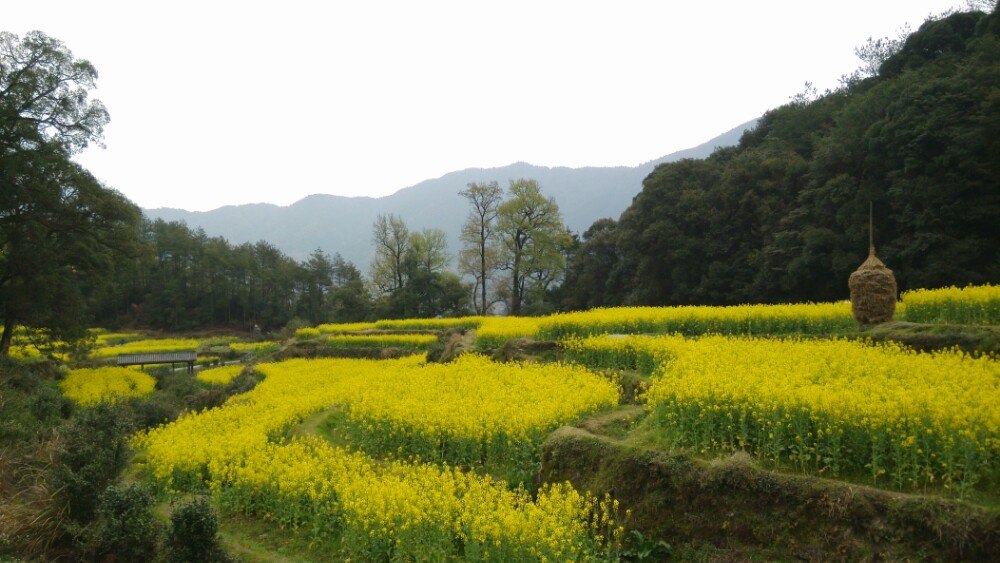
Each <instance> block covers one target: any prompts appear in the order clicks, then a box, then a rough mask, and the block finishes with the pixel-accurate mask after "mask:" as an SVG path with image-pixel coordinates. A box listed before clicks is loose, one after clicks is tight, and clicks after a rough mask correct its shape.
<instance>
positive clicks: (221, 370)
mask: <svg viewBox="0 0 1000 563" xmlns="http://www.w3.org/2000/svg"><path fill="white" fill-rule="evenodd" d="M245 368H246V366H244V365H242V364H233V365H229V366H222V367H217V368H211V369H206V370H201V371H199V372H198V375H196V376H195V377H197V378H198V381H202V382H204V383H208V384H209V385H229V383H230V382H231V381H232V380H233V378H234V377H236V376H237V375H239V374H240V372H242V371H243V370H244V369H245Z"/></svg>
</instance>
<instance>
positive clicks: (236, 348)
mask: <svg viewBox="0 0 1000 563" xmlns="http://www.w3.org/2000/svg"><path fill="white" fill-rule="evenodd" d="M280 346H281V343H280V342H276V341H274V340H264V341H261V342H230V343H229V349H230V350H232V351H233V352H239V353H241V354H245V353H248V352H261V351H267V350H277V349H278V348H279V347H280Z"/></svg>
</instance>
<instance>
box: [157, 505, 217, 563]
mask: <svg viewBox="0 0 1000 563" xmlns="http://www.w3.org/2000/svg"><path fill="white" fill-rule="evenodd" d="M218 532H219V520H218V518H217V517H216V516H215V510H214V509H213V508H212V505H211V504H210V503H209V502H208V499H207V498H205V497H198V498H196V499H194V500H192V501H190V502H186V503H184V504H182V505H180V506H178V507H177V508H175V509H174V511H173V512H172V513H171V514H170V531H169V532H168V534H167V560H168V561H176V562H178V563H180V562H196V561H228V560H229V557H228V556H227V555H226V553H225V551H223V550H222V546H221V545H220V544H219V535H218Z"/></svg>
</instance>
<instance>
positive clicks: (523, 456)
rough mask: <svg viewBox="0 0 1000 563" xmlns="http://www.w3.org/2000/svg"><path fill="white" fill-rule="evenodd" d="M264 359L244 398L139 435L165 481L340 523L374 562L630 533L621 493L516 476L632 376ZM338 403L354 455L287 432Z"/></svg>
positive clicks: (547, 553) (524, 554)
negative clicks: (538, 484) (548, 438)
mask: <svg viewBox="0 0 1000 563" xmlns="http://www.w3.org/2000/svg"><path fill="white" fill-rule="evenodd" d="M257 370H258V371H259V372H260V373H262V374H264V375H265V379H264V381H263V382H262V383H261V384H260V385H258V386H257V387H256V388H255V389H254V390H253V391H251V392H249V393H247V394H245V395H241V396H239V397H237V398H235V399H238V400H231V401H230V402H229V403H227V404H226V405H225V406H223V407H221V408H218V409H212V410H208V411H203V412H201V413H198V414H191V415H189V416H186V417H184V418H181V419H179V420H178V421H176V422H174V423H172V424H170V425H167V426H163V427H160V428H157V429H154V430H152V431H150V432H148V433H147V434H144V435H141V436H139V437H138V438H137V443H138V445H139V446H140V447H142V448H143V449H144V450H145V452H146V456H145V457H146V470H147V471H148V473H149V474H150V475H151V476H152V478H153V479H154V480H155V482H156V483H158V484H159V485H160V486H161V487H163V488H165V489H169V490H174V491H188V490H196V489H198V488H200V487H203V486H205V485H206V484H207V485H208V486H209V487H210V488H211V489H212V490H213V491H214V492H215V493H216V494H217V496H218V497H219V498H220V501H221V502H222V503H223V505H224V506H225V507H226V508H227V509H228V510H231V511H239V512H244V513H248V514H253V515H258V516H264V517H267V518H272V519H275V520H277V521H278V522H280V523H282V524H284V525H288V526H294V527H299V528H302V529H306V530H312V533H313V534H315V535H316V536H317V537H324V536H329V535H331V534H335V535H337V536H339V537H340V538H341V541H342V543H343V545H344V546H345V548H346V549H347V550H348V551H349V552H350V553H352V554H354V555H355V556H357V557H360V558H362V559H365V560H367V559H368V558H370V557H373V555H374V554H386V553H392V554H394V556H395V557H397V558H403V559H405V558H407V557H418V558H421V559H423V558H426V557H428V556H432V557H431V558H434V557H433V556H439V557H446V556H452V555H457V554H458V551H460V552H461V554H463V555H465V556H466V557H472V558H483V559H487V560H499V561H506V560H536V559H538V558H548V559H560V560H566V559H571V560H576V559H580V558H589V557H594V556H597V555H601V554H605V555H606V554H607V553H608V551H609V550H613V549H614V548H615V545H617V542H618V541H619V540H620V536H621V534H622V532H623V531H622V530H621V529H620V525H619V524H617V523H616V522H615V520H614V516H615V514H614V503H613V502H612V501H609V500H607V499H595V498H591V497H588V496H586V495H581V494H579V493H577V492H576V491H574V490H573V489H572V488H571V487H569V486H566V485H560V486H554V487H544V488H542V489H541V490H540V491H538V493H537V496H532V495H530V494H529V493H528V492H526V490H525V489H523V488H519V487H512V486H511V485H512V484H515V483H528V484H530V479H531V470H532V468H533V463H534V461H533V460H534V459H536V458H537V448H538V446H539V444H540V442H541V440H542V439H543V438H544V436H545V435H546V434H547V433H548V432H550V431H551V430H552V429H554V428H556V427H557V426H560V425H562V424H566V423H570V422H573V421H575V420H577V419H578V418H579V417H580V416H582V415H584V414H586V413H590V412H595V411H598V410H600V409H604V408H610V407H612V406H614V405H615V404H616V403H617V401H618V389H617V387H616V386H615V385H614V384H613V383H611V382H609V381H608V380H607V379H605V378H602V377H600V376H598V375H596V374H594V373H592V372H590V371H588V370H586V369H584V368H582V367H577V366H542V365H533V364H524V365H522V364H497V363H495V362H492V361H490V360H488V359H486V358H484V357H482V356H477V355H467V356H463V357H461V358H460V359H459V360H458V361H456V362H455V363H453V364H448V365H442V364H428V363H425V362H424V360H423V359H422V358H420V357H418V356H412V357H408V358H404V359H399V360H387V361H376V360H356V359H316V360H303V359H295V360H288V361H284V362H280V363H272V364H262V365H259V366H258V367H257ZM331 405H339V406H340V408H341V409H342V412H343V419H342V423H343V426H344V427H345V428H346V431H347V432H348V433H349V437H350V440H349V443H350V444H351V447H352V451H348V450H345V449H343V448H339V447H336V446H333V445H331V444H330V443H328V442H326V441H323V440H320V439H318V438H315V437H308V436H307V437H304V438H296V439H291V440H281V439H279V440H277V441H276V440H275V439H274V438H275V437H276V436H282V435H284V434H285V431H286V430H287V429H288V428H289V427H290V426H292V425H294V424H296V423H298V422H301V421H302V420H303V419H304V418H306V417H308V416H310V415H312V414H314V413H316V412H319V411H322V410H324V409H327V408H329V407H330V406H331ZM219 436H225V437H226V439H225V440H220V439H218V438H219ZM417 459H419V461H417ZM458 467H461V468H463V469H457V468H458ZM477 468H478V469H484V468H490V469H494V471H491V472H492V473H500V474H501V476H502V477H505V478H506V479H503V480H498V479H497V478H495V477H491V476H487V475H485V474H484V471H478V470H477ZM497 468H500V469H499V470H497Z"/></svg>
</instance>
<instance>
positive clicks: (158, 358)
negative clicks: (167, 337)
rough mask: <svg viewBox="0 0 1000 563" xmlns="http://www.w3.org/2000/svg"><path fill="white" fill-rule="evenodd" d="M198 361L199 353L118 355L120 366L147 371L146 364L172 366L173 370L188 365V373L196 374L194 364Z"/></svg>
mask: <svg viewBox="0 0 1000 563" xmlns="http://www.w3.org/2000/svg"><path fill="white" fill-rule="evenodd" d="M197 359H198V353H197V352H165V353H163V354H118V365H119V366H139V369H143V370H144V369H146V364H170V368H171V369H173V368H174V366H175V365H176V364H187V371H188V373H194V363H195V361H196V360H197Z"/></svg>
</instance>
